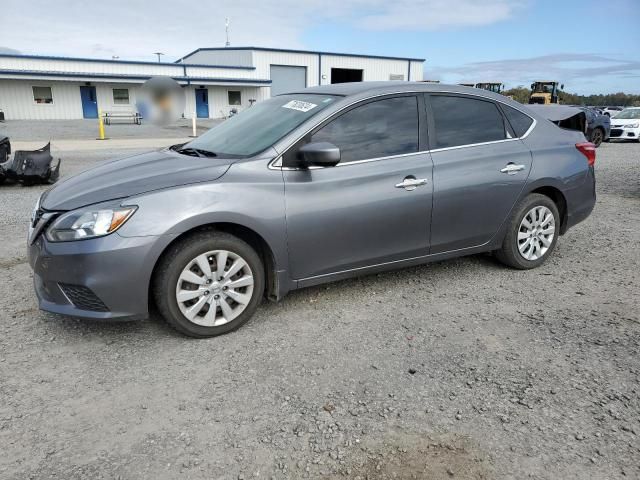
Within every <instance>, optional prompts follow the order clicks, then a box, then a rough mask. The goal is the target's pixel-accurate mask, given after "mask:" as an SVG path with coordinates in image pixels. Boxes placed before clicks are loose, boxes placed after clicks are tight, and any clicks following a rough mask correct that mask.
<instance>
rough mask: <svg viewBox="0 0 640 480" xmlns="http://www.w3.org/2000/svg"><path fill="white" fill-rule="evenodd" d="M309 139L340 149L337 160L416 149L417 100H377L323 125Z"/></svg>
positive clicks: (414, 150)
mask: <svg viewBox="0 0 640 480" xmlns="http://www.w3.org/2000/svg"><path fill="white" fill-rule="evenodd" d="M310 140H311V142H313V143H315V142H329V143H332V144H334V145H336V146H337V147H339V148H340V154H341V160H340V163H347V162H354V161H357V160H367V159H372V158H380V157H389V156H393V155H402V154H406V153H414V152H417V151H418V100H417V98H416V97H414V96H409V97H394V98H386V99H383V100H376V101H373V102H369V103H366V104H364V105H362V106H359V107H356V108H354V109H352V110H350V111H348V112H346V113H344V114H342V115H341V116H339V117H338V118H336V119H335V120H332V121H331V122H330V123H328V124H327V125H325V126H324V127H322V128H321V129H320V130H318V131H317V132H315V133H314V134H313V135H312V136H311V139H310Z"/></svg>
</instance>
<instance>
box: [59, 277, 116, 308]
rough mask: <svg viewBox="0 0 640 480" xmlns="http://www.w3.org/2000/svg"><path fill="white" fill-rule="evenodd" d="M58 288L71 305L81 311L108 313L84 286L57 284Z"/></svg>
mask: <svg viewBox="0 0 640 480" xmlns="http://www.w3.org/2000/svg"><path fill="white" fill-rule="evenodd" d="M58 286H59V287H60V290H62V293H64V294H65V296H66V297H67V298H68V299H69V301H70V302H71V303H73V305H75V306H76V307H78V308H79V309H81V310H89V311H92V312H108V311H109V308H108V307H107V306H106V305H105V304H104V303H103V302H102V300H100V299H99V298H98V296H97V295H96V294H95V293H93V292H92V291H91V289H90V288H88V287H85V286H84V285H70V284H68V283H59V284H58Z"/></svg>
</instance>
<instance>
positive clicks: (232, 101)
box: [227, 90, 242, 105]
mask: <svg viewBox="0 0 640 480" xmlns="http://www.w3.org/2000/svg"><path fill="white" fill-rule="evenodd" d="M227 93H228V95H229V105H242V95H240V91H238V90H229V91H228V92H227Z"/></svg>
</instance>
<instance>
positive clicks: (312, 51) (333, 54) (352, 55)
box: [176, 47, 425, 63]
mask: <svg viewBox="0 0 640 480" xmlns="http://www.w3.org/2000/svg"><path fill="white" fill-rule="evenodd" d="M231 50H255V51H259V52H260V51H262V52H282V53H306V54H311V55H332V56H335V57H357V58H377V59H381V60H405V61H412V62H424V61H425V59H424V58H409V57H387V56H382V55H363V54H359V53H338V52H323V51H319V50H288V49H285V48H267V47H205V48H198V49H196V50H194V51H193V52H190V53H187V54H186V55H185V56H184V57H182V58H180V59H178V60H176V63H179V62H181V61H182V60H184V59H186V58H189V57H190V56H191V55H194V54H196V53H198V52H202V51H206V52H210V51H231Z"/></svg>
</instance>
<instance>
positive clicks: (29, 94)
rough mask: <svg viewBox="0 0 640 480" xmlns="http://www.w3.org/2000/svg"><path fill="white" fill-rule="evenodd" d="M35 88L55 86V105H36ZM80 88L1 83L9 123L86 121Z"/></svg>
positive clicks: (2, 104)
mask: <svg viewBox="0 0 640 480" xmlns="http://www.w3.org/2000/svg"><path fill="white" fill-rule="evenodd" d="M32 86H43V87H51V93H52V96H53V103H52V104H37V103H35V101H34V100H33V90H32V88H31V87H32ZM79 86H80V84H78V83H75V84H73V83H67V82H64V83H63V82H48V81H36V80H34V81H29V80H22V81H20V80H0V109H2V110H3V111H4V115H5V118H6V119H7V120H30V119H33V120H51V119H74V118H82V104H81V102H80V88H79Z"/></svg>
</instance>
